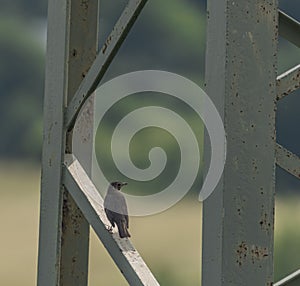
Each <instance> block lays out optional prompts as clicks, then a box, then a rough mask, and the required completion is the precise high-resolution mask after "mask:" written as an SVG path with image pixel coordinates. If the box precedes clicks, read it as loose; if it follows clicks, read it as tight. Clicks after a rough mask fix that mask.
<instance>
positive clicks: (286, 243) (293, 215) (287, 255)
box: [274, 195, 300, 281]
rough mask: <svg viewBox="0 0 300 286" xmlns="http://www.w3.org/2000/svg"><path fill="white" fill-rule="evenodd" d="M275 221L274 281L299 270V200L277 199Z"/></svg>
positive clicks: (293, 198)
mask: <svg viewBox="0 0 300 286" xmlns="http://www.w3.org/2000/svg"><path fill="white" fill-rule="evenodd" d="M276 202H277V203H276V209H275V214H276V219H275V259H274V270H275V281H278V280H280V279H282V278H284V277H285V276H287V275H289V274H291V273H292V272H294V271H296V270H298V269H299V268H300V256H299V253H300V244H299V241H300V231H299V227H298V226H299V224H300V213H299V211H300V198H299V196H295V195H292V196H289V197H278V198H277V201H276Z"/></svg>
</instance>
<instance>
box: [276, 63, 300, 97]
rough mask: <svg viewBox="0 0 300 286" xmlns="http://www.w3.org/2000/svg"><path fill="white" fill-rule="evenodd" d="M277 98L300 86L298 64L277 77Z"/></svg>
mask: <svg viewBox="0 0 300 286" xmlns="http://www.w3.org/2000/svg"><path fill="white" fill-rule="evenodd" d="M276 84H277V100H280V99H282V98H283V97H285V96H287V95H288V94H290V93H291V92H293V91H295V90H297V89H298V88H299V87H300V64H299V65H297V66H295V67H293V68H291V69H290V70H288V71H286V72H284V73H283V74H281V75H279V76H278V77H277V81H276Z"/></svg>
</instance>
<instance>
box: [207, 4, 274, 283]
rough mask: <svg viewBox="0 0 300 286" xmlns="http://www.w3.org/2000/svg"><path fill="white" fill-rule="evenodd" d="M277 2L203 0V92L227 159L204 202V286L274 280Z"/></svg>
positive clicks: (270, 281)
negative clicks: (219, 121)
mask: <svg viewBox="0 0 300 286" xmlns="http://www.w3.org/2000/svg"><path fill="white" fill-rule="evenodd" d="M277 5H278V3H277V1H276V0H262V1H259V5H258V2H257V1H253V0H251V1H249V0H241V1H219V0H209V1H208V31H207V55H206V91H207V93H208V95H209V96H210V97H211V98H212V99H213V101H214V103H215V104H216V106H217V108H218V109H219V111H220V114H221V116H222V117H223V120H224V125H225V130H226V135H227V159H226V165H225V169H224V173H223V178H222V180H221V181H220V184H219V186H218V188H217V189H216V190H215V192H214V193H213V194H212V195H211V196H210V197H209V198H208V199H207V200H205V201H204V203H203V252H202V256H203V259H202V267H203V268H202V286H211V285H214V286H220V285H226V286H227V285H243V286H247V285H251V286H252V285H269V286H270V285H272V283H273V235H274V234H273V232H274V228H273V226H274V169H275V103H276V64H277V63H276V57H277V40H278V39H277V34H278V33H277V24H278V23H277V15H278V11H277Z"/></svg>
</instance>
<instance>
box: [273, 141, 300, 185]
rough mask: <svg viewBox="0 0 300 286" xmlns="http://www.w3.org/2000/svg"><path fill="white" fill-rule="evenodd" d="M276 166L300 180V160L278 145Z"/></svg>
mask: <svg viewBox="0 0 300 286" xmlns="http://www.w3.org/2000/svg"><path fill="white" fill-rule="evenodd" d="M276 164H277V165H278V166H279V167H281V168H282V169H284V170H285V171H287V172H288V173H290V174H292V175H294V176H295V177H296V178H298V179H300V158H299V157H298V156H297V155H295V154H293V153H292V152H291V151H289V150H287V149H285V148H284V147H283V146H281V145H280V144H276Z"/></svg>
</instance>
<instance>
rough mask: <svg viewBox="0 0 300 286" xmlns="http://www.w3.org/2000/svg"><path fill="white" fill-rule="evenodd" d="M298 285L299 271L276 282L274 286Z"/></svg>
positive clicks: (299, 282)
mask: <svg viewBox="0 0 300 286" xmlns="http://www.w3.org/2000/svg"><path fill="white" fill-rule="evenodd" d="M299 285H300V269H298V270H297V271H295V272H294V273H292V274H290V275H288V276H287V277H285V278H283V279H281V280H280V281H278V282H276V283H275V284H274V286H299Z"/></svg>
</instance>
